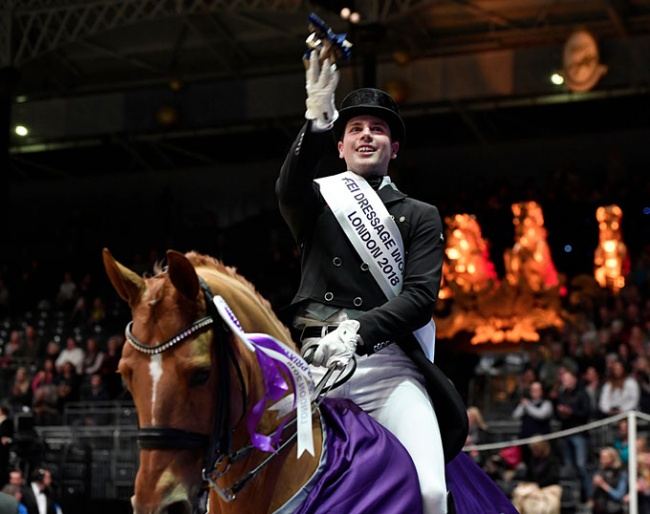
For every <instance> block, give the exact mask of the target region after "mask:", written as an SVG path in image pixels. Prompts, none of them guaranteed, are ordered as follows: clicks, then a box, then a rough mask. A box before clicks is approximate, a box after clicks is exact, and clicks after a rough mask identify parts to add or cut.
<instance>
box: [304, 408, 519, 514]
mask: <svg viewBox="0 0 650 514" xmlns="http://www.w3.org/2000/svg"><path fill="white" fill-rule="evenodd" d="M320 409H321V415H322V416H323V419H324V421H325V425H326V427H327V435H326V444H327V448H326V451H327V457H326V463H325V466H324V468H323V470H322V471H321V472H320V475H319V476H318V477H317V479H316V482H315V483H313V484H312V487H311V489H310V491H309V493H308V495H307V497H306V499H305V501H303V502H302V504H301V505H300V506H299V507H298V509H297V510H296V511H295V514H325V513H327V514H367V513H369V512H372V513H373V514H418V513H421V512H422V497H421V495H420V487H419V484H418V478H417V472H416V470H415V466H414V465H413V461H412V460H411V457H410V456H409V454H408V453H407V452H406V449H405V448H404V447H403V446H402V444H401V443H400V442H399V441H398V440H397V438H396V437H395V436H394V435H393V434H391V433H390V432H389V431H388V430H387V429H385V428H384V427H383V426H381V425H380V424H379V423H377V422H376V421H375V420H373V419H372V418H371V417H370V416H369V415H368V414H366V413H365V412H364V411H363V410H361V409H360V408H359V407H358V406H357V405H356V404H355V403H353V402H352V401H350V400H346V399H342V398H327V399H325V400H324V401H323V402H322V403H321V406H320ZM446 469H447V484H448V488H449V490H450V491H451V492H452V494H453V496H454V499H455V502H456V506H457V512H458V514H477V513H479V512H480V513H482V514H517V511H516V510H515V508H514V507H513V506H512V504H511V503H510V501H509V500H508V498H507V497H506V496H505V495H504V494H503V492H502V491H501V490H500V489H499V488H498V486H497V485H496V484H495V483H494V482H493V481H492V480H491V479H490V478H489V477H488V476H487V475H486V474H485V473H484V472H483V471H482V470H481V469H480V468H479V467H478V466H477V465H476V464H475V463H474V462H473V461H472V460H471V459H470V458H469V457H467V456H466V455H465V454H460V455H458V457H456V458H455V459H454V460H453V461H451V462H450V463H449V464H447V468H446Z"/></svg>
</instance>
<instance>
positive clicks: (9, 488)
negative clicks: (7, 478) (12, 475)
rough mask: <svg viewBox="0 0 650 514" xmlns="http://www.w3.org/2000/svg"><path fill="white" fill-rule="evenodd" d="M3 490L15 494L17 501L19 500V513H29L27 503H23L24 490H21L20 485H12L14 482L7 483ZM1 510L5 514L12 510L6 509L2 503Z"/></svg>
mask: <svg viewBox="0 0 650 514" xmlns="http://www.w3.org/2000/svg"><path fill="white" fill-rule="evenodd" d="M2 492H3V493H4V494H8V495H10V496H13V497H14V498H16V501H17V502H18V511H17V512H18V514H28V513H27V507H25V505H24V504H23V503H22V499H23V492H22V491H21V489H20V487H17V486H15V485H12V484H7V485H5V486H4V487H3V488H2ZM0 512H2V513H3V514H4V513H5V512H7V513H9V512H11V511H5V510H4V507H3V506H2V504H1V503H0Z"/></svg>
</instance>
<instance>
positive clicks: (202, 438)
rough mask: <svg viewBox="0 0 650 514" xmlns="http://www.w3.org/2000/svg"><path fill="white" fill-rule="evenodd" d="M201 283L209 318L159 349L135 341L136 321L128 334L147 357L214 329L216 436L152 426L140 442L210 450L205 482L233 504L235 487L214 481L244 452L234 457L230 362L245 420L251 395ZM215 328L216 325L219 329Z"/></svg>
mask: <svg viewBox="0 0 650 514" xmlns="http://www.w3.org/2000/svg"><path fill="white" fill-rule="evenodd" d="M199 281H200V284H201V290H202V291H203V297H204V299H205V304H206V310H207V316H205V317H203V318H201V319H199V320H197V321H195V322H194V323H192V324H191V325H190V326H189V327H187V328H185V329H183V330H182V331H180V332H179V333H178V334H176V335H174V336H173V337H171V338H170V339H168V340H167V341H165V342H164V343H161V344H158V345H156V346H149V345H145V344H143V343H142V342H140V341H138V340H137V339H136V338H135V336H134V335H133V332H132V330H131V327H132V326H133V322H130V323H129V324H128V325H127V327H126V331H125V332H126V340H127V341H128V342H129V344H130V345H131V346H132V347H133V348H134V349H135V350H137V351H139V352H141V353H145V354H147V355H158V354H161V353H163V352H164V351H166V350H168V349H170V348H172V347H174V346H176V345H177V344H179V343H181V342H183V341H185V340H186V339H188V338H189V337H190V336H193V335H195V334H197V333H200V332H203V331H204V330H207V329H209V328H212V330H213V332H214V343H215V344H214V352H215V358H216V359H217V362H218V363H219V364H218V365H219V377H218V384H217V395H218V397H217V402H216V403H217V411H216V414H215V419H214V424H213V430H212V433H211V434H209V435H208V434H200V433H197V432H191V431H188V430H182V429H177V428H172V427H166V426H148V427H140V428H139V430H138V436H137V440H138V445H139V446H140V448H141V449H145V450H170V449H176V450H202V449H207V451H206V455H205V459H204V466H203V472H202V475H203V477H202V478H203V480H204V481H208V482H209V483H210V484H211V485H212V486H213V487H215V488H216V489H217V491H218V492H219V493H220V494H221V496H222V497H223V498H224V499H225V500H226V501H232V500H233V499H234V495H235V493H236V491H235V490H234V488H232V487H231V488H230V490H228V491H223V490H222V489H221V488H219V487H218V486H217V485H216V480H215V479H214V478H213V474H214V470H215V468H216V467H217V465H218V464H219V463H221V462H222V461H223V460H224V459H225V458H226V457H228V461H229V463H231V462H232V461H233V459H234V457H237V456H238V455H239V456H241V453H242V452H241V450H240V451H239V452H237V453H236V454H235V455H234V456H233V455H232V427H233V425H232V419H231V417H232V412H231V387H230V384H231V382H230V379H231V374H230V366H229V361H231V362H232V363H233V365H234V368H235V370H236V371H237V375H238V378H239V383H240V388H241V396H242V417H243V416H244V415H245V413H246V411H247V396H248V394H247V392H246V384H245V382H244V376H243V373H242V371H241V368H240V366H239V363H238V362H237V359H236V358H235V355H234V352H233V349H232V346H231V345H230V344H228V341H227V337H228V335H230V334H231V332H230V329H229V328H228V327H227V326H226V325H225V323H223V322H222V321H221V317H220V315H219V312H218V311H217V308H216V306H215V305H214V303H213V295H212V291H211V290H210V287H209V286H208V284H207V283H206V282H205V281H204V280H203V279H202V278H201V277H199ZM214 325H216V327H215V326H214ZM240 421H241V420H240ZM223 473H225V471H222V472H221V474H220V475H218V476H221V475H222V474H223ZM218 476H217V478H218ZM251 478H252V477H251ZM242 486H243V484H242ZM239 488H241V487H239ZM201 494H202V495H203V494H207V493H206V492H201Z"/></svg>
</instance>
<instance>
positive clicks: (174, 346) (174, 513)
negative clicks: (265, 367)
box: [104, 249, 292, 514]
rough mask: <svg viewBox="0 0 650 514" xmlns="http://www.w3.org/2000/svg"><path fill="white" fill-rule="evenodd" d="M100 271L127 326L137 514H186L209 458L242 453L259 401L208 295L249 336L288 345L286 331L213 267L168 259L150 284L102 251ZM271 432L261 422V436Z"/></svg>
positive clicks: (196, 259) (252, 377) (231, 276)
mask: <svg viewBox="0 0 650 514" xmlns="http://www.w3.org/2000/svg"><path fill="white" fill-rule="evenodd" d="M104 265H105V268H106V271H107V274H108V276H109V279H110V281H111V283H112V284H113V286H114V287H115V289H116V291H117V293H118V294H119V295H120V296H121V297H122V298H123V299H124V300H126V301H127V302H128V303H129V306H130V307H131V312H132V317H133V321H132V322H131V323H130V324H129V325H128V326H127V341H128V343H127V344H125V346H124V350H123V352H122V358H121V360H120V364H119V372H120V373H121V374H122V377H123V378H124V380H125V382H126V384H127V386H128V388H129V390H130V392H131V393H132V395H133V399H134V402H135V406H136V409H137V411H138V422H139V426H140V437H139V442H140V446H141V451H140V468H139V470H138V474H137V477H136V482H135V495H134V497H133V499H132V503H133V507H134V511H135V513H136V514H191V512H192V510H193V509H194V508H195V504H196V498H197V497H198V494H199V492H200V489H201V487H202V484H203V477H202V469H203V467H204V466H205V465H206V462H208V463H210V462H211V461H210V460H209V459H210V458H211V457H210V455H209V454H218V453H219V452H220V451H222V447H221V446H222V445H223V444H225V443H224V441H226V440H229V439H232V443H233V444H234V445H236V447H238V446H237V445H239V446H244V445H245V444H246V443H247V441H248V435H247V432H246V430H245V425H246V424H245V422H244V419H245V416H246V410H247V405H250V404H251V403H252V402H256V401H257V400H258V399H259V398H261V397H262V395H263V385H262V380H260V379H259V373H260V371H259V368H258V367H257V366H256V365H255V364H256V363H255V361H254V357H253V354H252V352H249V351H248V350H247V349H246V348H245V347H244V346H243V345H242V344H241V343H240V342H239V341H238V340H237V338H236V337H234V336H233V335H232V334H231V333H230V332H228V331H227V330H225V328H224V326H223V324H222V322H221V320H220V319H216V317H215V316H213V315H212V312H213V311H212V310H211V300H212V294H219V295H221V296H223V297H224V298H225V300H226V301H227V302H228V304H229V305H231V306H232V307H233V311H235V310H236V314H237V317H238V319H239V321H240V323H241V325H242V328H243V329H244V331H246V332H264V333H268V334H270V335H272V336H273V337H275V338H277V339H279V340H281V341H283V342H285V343H286V344H289V345H292V343H291V340H290V337H289V334H288V331H287V330H286V328H285V327H284V326H283V325H281V324H280V323H279V322H278V321H277V318H275V317H274V316H273V315H272V311H271V310H270V308H269V307H268V305H265V304H264V300H263V299H262V298H261V297H260V296H259V295H257V294H256V292H255V291H254V289H253V288H252V287H251V286H250V285H249V284H247V283H246V282H245V281H244V280H243V279H242V278H241V277H239V276H238V275H237V274H236V273H234V270H232V269H231V268H227V267H225V266H223V265H222V264H221V263H219V262H218V261H216V260H214V259H211V258H209V257H205V256H201V255H198V254H195V253H189V254H186V255H183V254H181V253H178V252H175V251H168V252H167V267H166V268H165V269H160V270H156V273H155V275H154V276H152V277H147V278H144V277H140V276H139V275H137V274H136V273H134V272H133V271H131V270H129V269H128V268H126V267H125V266H123V265H122V264H120V263H118V262H117V261H115V260H114V259H113V257H112V256H111V254H110V252H109V251H108V250H106V249H105V250H104ZM235 307H236V309H235ZM224 391H226V394H224ZM275 422H276V421H275V420H273V419H272V417H271V415H265V416H264V417H263V418H262V420H261V422H260V426H261V431H263V430H272V429H273V423H275ZM228 442H230V441H228ZM211 501H212V500H211Z"/></svg>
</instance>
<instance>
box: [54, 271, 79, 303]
mask: <svg viewBox="0 0 650 514" xmlns="http://www.w3.org/2000/svg"><path fill="white" fill-rule="evenodd" d="M76 296H77V284H76V283H75V282H74V280H73V279H72V273H70V272H69V271H66V272H64V273H63V280H62V281H61V283H60V284H59V290H58V292H57V294H56V297H55V299H54V301H55V303H56V304H57V305H58V306H59V307H60V308H62V309H63V310H64V311H66V312H70V311H71V310H72V307H73V306H74V304H75V299H76Z"/></svg>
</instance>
